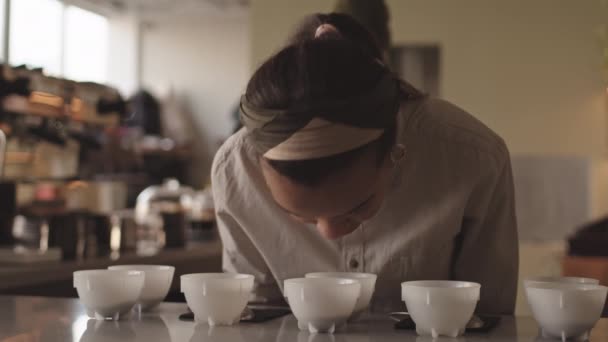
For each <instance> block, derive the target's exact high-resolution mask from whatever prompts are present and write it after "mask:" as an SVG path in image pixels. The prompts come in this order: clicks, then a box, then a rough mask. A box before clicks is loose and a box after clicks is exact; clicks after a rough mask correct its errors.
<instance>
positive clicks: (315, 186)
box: [212, 14, 518, 314]
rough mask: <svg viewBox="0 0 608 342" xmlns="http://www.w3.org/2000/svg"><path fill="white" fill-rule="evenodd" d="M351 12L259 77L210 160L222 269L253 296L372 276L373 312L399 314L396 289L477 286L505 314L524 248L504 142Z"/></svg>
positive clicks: (290, 49)
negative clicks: (414, 83) (412, 73)
mask: <svg viewBox="0 0 608 342" xmlns="http://www.w3.org/2000/svg"><path fill="white" fill-rule="evenodd" d="M381 56H382V53H381V51H380V49H378V47H377V45H376V44H375V42H374V40H373V38H371V36H370V35H369V33H367V32H366V31H365V29H363V28H362V27H361V26H359V25H358V24H357V23H356V22H354V20H352V19H350V18H349V17H347V16H344V15H336V14H330V15H315V16H312V17H311V18H309V19H308V20H306V21H305V22H304V24H303V26H302V27H301V28H300V30H299V31H298V32H297V33H296V34H295V35H294V37H293V39H292V40H291V42H290V44H288V46H286V47H285V48H283V49H282V50H281V51H279V52H278V53H277V54H276V55H274V56H272V57H271V58H269V59H268V60H267V61H266V62H265V63H264V64H262V65H261V66H260V67H259V68H258V70H257V71H256V72H255V74H254V75H253V77H252V78H251V80H250V81H249V84H248V86H247V91H246V94H245V95H244V96H243V97H242V99H241V119H242V121H243V124H244V126H245V128H244V129H243V130H241V131H240V132H239V133H237V134H235V135H234V136H233V137H231V138H230V139H229V140H228V141H227V142H226V143H225V144H224V146H223V147H222V148H221V149H220V151H219V152H218V154H217V155H216V158H215V161H214V165H213V170H212V180H213V186H214V187H213V191H214V197H215V201H216V202H215V203H216V211H217V219H218V225H219V231H220V235H221V238H222V241H223V245H224V269H225V270H226V271H231V272H244V273H250V274H253V275H255V277H256V284H257V287H256V296H257V299H258V300H262V301H266V302H274V301H280V300H282V297H283V296H282V294H281V287H282V285H283V280H284V279H287V278H292V277H300V276H303V275H304V274H305V273H307V272H313V271H353V272H371V273H376V274H378V281H377V284H376V292H375V295H374V298H373V301H372V309H373V310H375V311H382V312H387V311H390V310H399V309H401V308H402V306H403V304H402V302H401V298H400V283H401V282H403V281H406V280H415V279H458V280H468V281H475V282H479V283H481V284H482V286H483V287H482V291H481V301H480V303H479V306H478V310H479V311H480V312H482V313H493V314H495V313H499V314H511V313H512V312H513V310H514V304H515V294H516V287H517V270H518V251H517V229H516V224H515V216H514V203H513V184H512V176H511V165H510V161H509V153H508V151H507V148H506V146H505V144H504V142H503V141H502V139H500V138H499V137H498V136H497V135H496V134H495V133H493V132H492V131H491V130H490V129H488V128H487V127H486V126H484V125H483V124H482V123H480V122H479V121H477V120H476V119H475V118H473V117H472V116H471V115H469V114H468V113H466V112H464V111H463V110H461V109H459V108H458V107H456V106H454V105H452V104H450V103H448V102H445V101H442V100H437V99H430V98H427V97H425V96H423V95H422V94H420V93H419V92H418V91H417V90H415V89H413V87H411V86H408V85H407V84H406V83H405V82H403V81H400V80H398V79H397V78H396V77H395V76H394V75H393V74H392V73H391V72H390V71H389V69H388V68H387V67H386V66H385V65H384V64H383V63H382V62H381Z"/></svg>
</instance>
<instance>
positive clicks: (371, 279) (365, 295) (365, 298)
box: [305, 272, 378, 319]
mask: <svg viewBox="0 0 608 342" xmlns="http://www.w3.org/2000/svg"><path fill="white" fill-rule="evenodd" d="M305 277H306V278H345V279H353V280H356V281H358V282H359V283H361V295H360V296H359V299H358V300H357V303H356V304H355V310H354V311H353V314H352V315H351V319H354V318H357V317H358V316H359V315H361V314H362V313H363V312H364V311H365V310H367V308H368V307H369V303H370V301H371V300H372V296H373V295H374V289H375V287H376V279H377V278H378V276H377V275H375V274H373V273H360V272H314V273H307V274H306V276H305Z"/></svg>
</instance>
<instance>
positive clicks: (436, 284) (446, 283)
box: [401, 280, 481, 289]
mask: <svg viewBox="0 0 608 342" xmlns="http://www.w3.org/2000/svg"><path fill="white" fill-rule="evenodd" d="M408 287H410V288H419V289H479V288H481V284H479V283H475V282H471V281H461V280H413V281H406V282H403V283H401V288H402V289H404V288H408Z"/></svg>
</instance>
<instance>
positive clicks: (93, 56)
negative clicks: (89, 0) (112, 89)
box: [0, 0, 109, 83]
mask: <svg viewBox="0 0 608 342" xmlns="http://www.w3.org/2000/svg"><path fill="white" fill-rule="evenodd" d="M0 2H1V1H0ZM10 26H11V29H10V38H9V44H10V50H9V53H10V56H9V62H10V64H11V65H22V64H26V65H28V66H30V67H41V68H43V69H44V71H45V73H46V74H48V75H54V76H61V77H65V78H67V79H72V80H76V81H92V82H98V83H104V82H106V81H107V56H108V32H109V27H108V20H107V19H106V18H105V17H103V16H100V15H97V14H95V13H92V12H89V11H86V10H83V9H81V8H78V7H75V6H64V5H63V4H62V3H61V2H60V1H58V0H13V1H12V4H11V23H10ZM62 26H63V27H62ZM62 31H63V36H62ZM62 48H63V51H62ZM62 58H63V60H62ZM62 62H63V63H62Z"/></svg>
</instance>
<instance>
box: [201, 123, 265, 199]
mask: <svg viewBox="0 0 608 342" xmlns="http://www.w3.org/2000/svg"><path fill="white" fill-rule="evenodd" d="M247 139H248V135H247V132H246V130H245V129H244V128H242V129H241V130H239V131H238V132H236V133H234V134H233V135H232V136H230V137H229V138H228V139H227V140H226V141H225V142H224V143H223V144H222V146H221V147H220V148H219V150H218V151H217V152H216V154H215V157H214V158H213V164H212V167H211V181H212V183H214V184H215V185H219V186H221V187H228V186H229V185H230V184H231V183H233V181H234V180H235V179H239V178H242V177H243V176H245V175H246V174H247V173H248V172H249V171H250V170H251V169H252V166H253V165H254V161H255V158H256V157H255V151H254V150H253V148H252V147H251V144H248V143H247Z"/></svg>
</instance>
